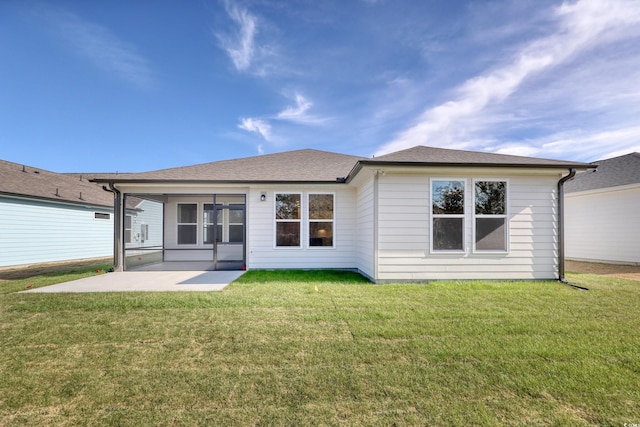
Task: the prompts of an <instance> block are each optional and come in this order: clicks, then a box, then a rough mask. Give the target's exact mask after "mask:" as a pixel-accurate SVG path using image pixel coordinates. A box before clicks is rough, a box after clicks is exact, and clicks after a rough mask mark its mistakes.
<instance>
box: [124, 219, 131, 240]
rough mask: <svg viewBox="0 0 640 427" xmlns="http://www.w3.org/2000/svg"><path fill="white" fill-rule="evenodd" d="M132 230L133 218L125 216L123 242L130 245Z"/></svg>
mask: <svg viewBox="0 0 640 427" xmlns="http://www.w3.org/2000/svg"><path fill="white" fill-rule="evenodd" d="M132 228H133V217H132V216H131V215H126V216H125V217H124V242H125V243H131V229H132Z"/></svg>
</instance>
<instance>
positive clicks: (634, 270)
mask: <svg viewBox="0 0 640 427" xmlns="http://www.w3.org/2000/svg"><path fill="white" fill-rule="evenodd" d="M565 267H566V269H567V271H571V272H574V273H587V274H598V275H600V276H610V277H618V278H620V279H627V280H638V281H640V265H621V264H603V263H598V262H582V261H566V264H565Z"/></svg>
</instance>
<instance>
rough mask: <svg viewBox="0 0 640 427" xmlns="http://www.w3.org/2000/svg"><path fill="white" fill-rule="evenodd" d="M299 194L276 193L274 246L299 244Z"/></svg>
mask: <svg viewBox="0 0 640 427" xmlns="http://www.w3.org/2000/svg"><path fill="white" fill-rule="evenodd" d="M300 202H301V195H300V194H285V193H283V194H276V213H275V217H276V218H275V219H276V246H298V247H299V246H300V214H301V211H302V209H301V206H300Z"/></svg>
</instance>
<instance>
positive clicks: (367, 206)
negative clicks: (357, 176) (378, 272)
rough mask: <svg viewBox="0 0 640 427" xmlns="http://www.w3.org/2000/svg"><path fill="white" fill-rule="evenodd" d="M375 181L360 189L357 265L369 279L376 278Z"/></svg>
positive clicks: (365, 184) (363, 185)
mask: <svg viewBox="0 0 640 427" xmlns="http://www.w3.org/2000/svg"><path fill="white" fill-rule="evenodd" d="M373 204H374V201H373V179H370V180H368V181H366V182H365V183H363V184H362V185H361V186H360V187H359V188H358V197H357V244H356V263H357V264H356V265H357V267H358V270H360V272H361V273H362V274H364V275H366V276H368V277H369V278H371V279H373V278H374V276H375V266H374V263H375V259H374V227H375V224H374V206H373Z"/></svg>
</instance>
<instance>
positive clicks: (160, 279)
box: [24, 270, 244, 293]
mask: <svg viewBox="0 0 640 427" xmlns="http://www.w3.org/2000/svg"><path fill="white" fill-rule="evenodd" d="M242 274H244V271H202V270H199V271H124V272H115V273H105V274H101V275H98V276H92V277H87V278H84V279H79V280H74V281H72V282H65V283H58V284H56V285H51V286H44V287H42V288H37V289H30V290H28V291H24V292H27V293H62V292H78V293H79V292H183V291H192V292H193V291H195V292H208V291H221V290H223V289H224V288H225V287H226V286H227V285H228V284H229V283H231V282H233V281H234V280H236V279H237V278H238V277H240V276H242Z"/></svg>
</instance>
